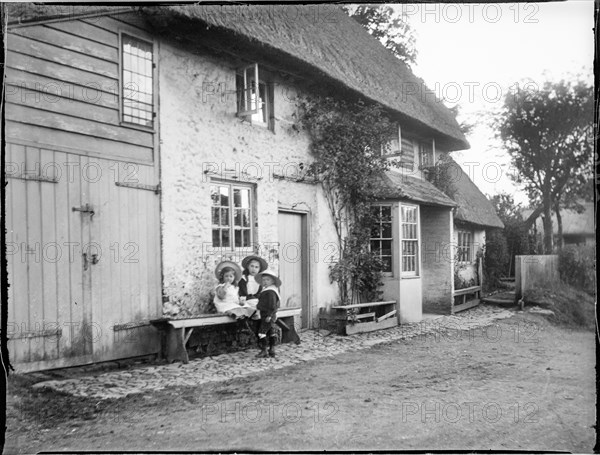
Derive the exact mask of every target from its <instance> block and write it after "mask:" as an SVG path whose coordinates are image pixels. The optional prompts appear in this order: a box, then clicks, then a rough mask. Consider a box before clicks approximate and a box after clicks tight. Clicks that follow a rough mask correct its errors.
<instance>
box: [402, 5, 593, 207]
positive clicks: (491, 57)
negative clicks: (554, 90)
mask: <svg viewBox="0 0 600 455" xmlns="http://www.w3.org/2000/svg"><path fill="white" fill-rule="evenodd" d="M593 7H594V6H593V1H592V0H572V1H567V2H560V3H558V2H556V3H505V4H407V5H396V6H395V8H396V9H397V10H398V11H400V12H402V14H403V17H405V18H406V19H408V21H409V22H410V24H411V26H412V28H413V30H414V31H415V35H416V47H417V52H418V55H417V64H416V65H415V66H413V71H414V73H415V74H416V75H417V76H419V77H421V78H423V80H424V81H425V83H426V84H427V86H428V87H429V88H430V89H432V90H434V91H435V92H436V94H438V96H440V95H441V96H443V97H444V98H445V99H446V104H447V105H448V106H453V105H455V104H459V105H460V113H461V114H460V115H459V120H468V121H471V122H474V123H476V128H475V129H474V131H473V133H472V134H470V135H468V136H467V139H468V140H469V143H470V144H471V149H469V150H464V151H458V152H454V153H452V156H453V157H454V159H455V160H456V161H457V162H458V163H459V164H460V165H461V166H462V167H463V169H464V170H465V172H467V173H468V174H469V176H470V177H471V179H472V180H473V181H474V182H475V183H476V184H477V186H478V187H479V188H480V189H481V190H482V191H483V192H484V193H485V194H487V195H490V196H491V195H494V194H497V193H499V192H508V193H510V194H513V195H514V196H515V201H516V202H520V203H522V204H524V205H526V204H527V203H528V199H527V195H526V194H525V192H524V191H522V188H519V187H517V186H516V185H515V184H514V183H513V182H512V180H511V179H510V178H509V177H508V173H509V172H511V169H510V158H509V157H508V155H507V153H506V152H505V151H503V150H502V148H501V144H500V143H499V142H498V141H497V140H496V139H495V138H494V131H493V130H492V129H491V128H489V127H488V126H486V122H485V121H484V119H485V118H486V117H489V116H493V113H494V111H497V110H498V109H499V108H500V107H501V105H502V101H501V99H502V98H503V96H504V95H505V94H506V93H511V90H512V93H514V90H515V88H516V87H517V85H516V84H519V87H521V88H524V89H527V90H535V89H536V88H537V87H541V86H542V85H543V83H544V81H546V80H560V79H561V78H565V77H569V76H571V77H572V76H573V75H577V74H581V75H582V76H583V78H585V79H586V80H589V81H590V83H592V81H593V58H594V35H593V29H592V28H593V25H594V21H593ZM524 84H526V85H524Z"/></svg>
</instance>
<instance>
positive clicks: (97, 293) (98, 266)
mask: <svg viewBox="0 0 600 455" xmlns="http://www.w3.org/2000/svg"><path fill="white" fill-rule="evenodd" d="M81 159H82V160H83V161H85V162H86V163H87V166H88V168H89V169H90V171H89V175H88V176H87V177H88V178H87V180H88V183H87V184H88V185H89V187H88V188H86V189H88V193H87V194H86V199H85V201H84V202H85V203H88V204H89V205H91V206H92V207H93V210H94V216H93V217H88V218H89V226H90V247H89V248H88V262H89V270H91V273H90V276H89V278H88V280H87V281H85V282H84V290H86V291H88V292H89V296H90V299H91V300H90V307H91V308H92V320H93V321H94V329H95V330H96V332H95V334H94V335H95V336H94V360H95V361H103V360H111V359H117V358H124V357H130V356H138V355H145V354H150V353H154V352H157V351H158V344H157V343H158V340H157V337H156V332H155V330H154V329H153V328H152V327H150V326H149V324H148V320H149V319H153V318H156V317H159V316H160V314H161V307H162V302H161V268H160V264H161V258H160V231H159V229H160V215H159V195H158V172H157V169H156V167H155V166H154V165H151V164H138V163H131V162H124V161H117V160H108V159H97V158H87V157H82V158H81ZM83 166H85V164H84V165H83ZM94 254H97V256H96V257H94V256H93V255H94Z"/></svg>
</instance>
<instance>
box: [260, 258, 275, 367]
mask: <svg viewBox="0 0 600 455" xmlns="http://www.w3.org/2000/svg"><path fill="white" fill-rule="evenodd" d="M256 278H257V279H258V280H260V282H261V283H262V287H263V290H262V292H261V293H260V296H259V298H258V304H257V305H256V308H258V310H259V311H260V326H259V328H258V345H259V347H260V352H259V353H258V354H257V356H256V357H267V356H271V357H275V343H276V342H277V339H278V338H279V337H280V335H279V333H280V330H279V327H277V325H276V324H275V322H276V321H277V309H278V308H279V302H280V301H281V297H280V296H279V289H278V288H279V286H281V280H280V279H279V277H278V276H277V275H276V274H275V272H273V271H272V270H265V271H264V272H262V273H259V274H258V275H257V276H256ZM267 338H268V339H269V340H268V343H269V352H268V353H267Z"/></svg>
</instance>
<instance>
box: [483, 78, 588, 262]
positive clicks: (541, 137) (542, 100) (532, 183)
mask: <svg viewBox="0 0 600 455" xmlns="http://www.w3.org/2000/svg"><path fill="white" fill-rule="evenodd" d="M495 126H496V127H497V131H498V136H499V138H500V139H501V140H502V142H503V143H504V147H505V148H506V149H507V150H508V152H509V154H510V156H511V158H512V162H513V165H514V166H515V168H516V169H517V170H518V173H517V174H516V178H515V180H516V181H517V182H518V183H525V189H526V191H527V192H528V195H529V199H530V200H531V202H532V203H535V202H536V201H537V202H539V204H540V206H541V211H542V213H543V225H544V250H545V252H546V253H551V252H552V251H553V240H552V210H553V209H555V210H556V209H557V207H558V203H559V202H560V200H561V198H562V197H564V196H563V195H564V194H567V192H573V191H574V192H577V191H576V190H577V188H578V187H580V185H582V184H583V182H585V181H586V180H587V179H588V177H587V176H588V175H589V174H590V173H591V172H592V167H591V160H592V159H593V156H592V151H593V144H592V141H591V140H590V139H591V138H590V134H589V133H590V131H592V129H593V91H592V88H591V87H589V86H588V85H587V84H586V83H585V82H583V81H581V80H578V81H574V82H571V81H564V80H561V81H560V82H555V83H552V82H546V83H545V84H544V86H543V87H542V88H540V89H538V90H535V91H518V92H516V93H510V94H508V95H507V96H506V98H505V100H504V106H503V109H502V112H501V114H500V116H499V118H498V121H497V124H496V125H495Z"/></svg>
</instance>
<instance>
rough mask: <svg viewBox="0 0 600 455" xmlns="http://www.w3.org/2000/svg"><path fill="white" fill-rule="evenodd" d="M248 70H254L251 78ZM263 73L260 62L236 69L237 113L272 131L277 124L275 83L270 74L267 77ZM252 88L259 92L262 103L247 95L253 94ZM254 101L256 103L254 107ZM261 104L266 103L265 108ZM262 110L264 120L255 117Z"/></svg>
mask: <svg viewBox="0 0 600 455" xmlns="http://www.w3.org/2000/svg"><path fill="white" fill-rule="evenodd" d="M248 70H253V71H252V73H253V75H252V79H251V80H248ZM263 74H264V72H263V71H259V65H258V63H253V64H252V65H247V66H245V67H242V68H239V69H238V70H236V73H235V77H236V90H235V91H236V108H237V112H236V115H237V116H238V117H240V118H242V119H244V120H246V121H248V122H249V123H250V124H252V125H257V126H260V127H262V128H266V129H268V130H270V131H274V126H275V125H274V122H273V119H274V117H275V99H274V98H275V93H274V90H273V84H272V83H271V78H270V77H268V76H266V77H265V76H264V75H263ZM240 80H241V83H242V84H243V86H242V87H241V88H240V87H238V84H239V82H240ZM263 86H264V100H262V98H261V96H260V92H261V87H263ZM252 90H254V93H258V99H259V100H261V102H260V103H256V102H255V101H254V100H252V99H250V98H251V96H250V97H249V96H247V95H246V94H247V93H249V94H250V95H251V94H252ZM253 103H255V104H256V105H255V107H254V109H252V104H253ZM248 104H250V108H248V107H249V106H248ZM260 105H264V108H263V109H261V108H260ZM261 111H262V112H264V114H263V117H264V118H265V120H264V121H262V120H258V119H256V118H253V117H254V116H255V115H257V114H259V113H260V112H261Z"/></svg>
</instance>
